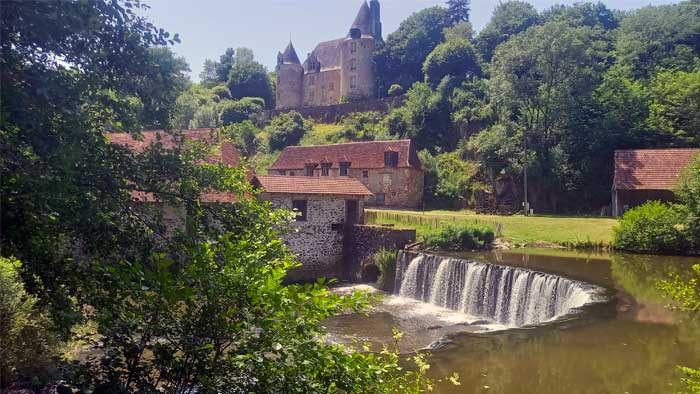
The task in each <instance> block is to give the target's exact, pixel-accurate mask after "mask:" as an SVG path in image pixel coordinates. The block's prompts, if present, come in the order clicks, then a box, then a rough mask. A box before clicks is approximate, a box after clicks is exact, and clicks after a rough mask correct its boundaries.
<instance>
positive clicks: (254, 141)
mask: <svg viewBox="0 0 700 394" xmlns="http://www.w3.org/2000/svg"><path fill="white" fill-rule="evenodd" d="M224 132H225V133H226V134H228V135H229V136H231V139H232V140H233V142H234V143H235V144H236V148H238V151H239V152H241V154H243V156H245V157H249V158H250V157H253V156H255V154H257V153H258V152H259V151H260V149H261V144H260V139H259V138H258V136H259V135H260V133H261V132H262V130H260V129H259V128H257V127H256V126H255V124H253V122H251V121H249V120H246V121H243V122H241V123H234V124H232V125H230V126H229V127H228V128H224Z"/></svg>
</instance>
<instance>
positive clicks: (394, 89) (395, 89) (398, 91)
mask: <svg viewBox="0 0 700 394" xmlns="http://www.w3.org/2000/svg"><path fill="white" fill-rule="evenodd" d="M388 93H389V97H396V96H401V95H402V94H404V93H405V91H404V89H403V87H401V85H399V84H398V83H395V84H393V85H391V86H390V87H389V92H388Z"/></svg>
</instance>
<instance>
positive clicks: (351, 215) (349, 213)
mask: <svg viewBox="0 0 700 394" xmlns="http://www.w3.org/2000/svg"><path fill="white" fill-rule="evenodd" d="M358 212H359V207H358V204H357V201H355V200H345V223H346V224H348V225H353V224H357V219H358Z"/></svg>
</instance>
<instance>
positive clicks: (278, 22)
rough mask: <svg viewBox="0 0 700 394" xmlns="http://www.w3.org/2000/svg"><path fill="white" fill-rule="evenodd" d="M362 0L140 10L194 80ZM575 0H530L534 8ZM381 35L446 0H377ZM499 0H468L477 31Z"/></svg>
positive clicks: (343, 14)
mask: <svg viewBox="0 0 700 394" xmlns="http://www.w3.org/2000/svg"><path fill="white" fill-rule="evenodd" d="M362 1H363V0H195V1H193V0H146V1H145V2H146V3H147V4H148V5H149V6H150V7H151V9H149V10H147V11H145V12H144V14H145V15H146V16H147V17H148V19H149V20H150V21H151V22H153V23H154V24H155V25H156V26H158V27H160V28H163V29H165V30H167V31H169V32H171V33H178V34H179V35H180V39H181V40H182V43H180V44H177V45H175V46H174V47H173V48H172V49H173V51H175V53H177V54H178V55H179V56H183V57H185V59H187V62H188V63H189V65H190V68H191V69H192V72H191V77H192V80H193V81H195V82H196V81H198V80H199V73H200V72H201V71H202V65H203V64H204V60H205V59H212V60H218V59H219V56H220V55H221V54H222V53H224V52H225V50H226V48H237V47H248V48H251V49H252V50H253V51H254V53H255V58H256V59H257V60H258V61H259V62H261V63H262V64H264V65H265V66H266V67H267V68H268V69H269V70H274V67H275V64H276V61H277V52H279V51H283V50H284V48H285V47H286V46H287V43H288V42H289V39H290V36H291V39H292V42H293V43H294V47H295V48H296V50H297V54H298V55H299V58H300V59H301V60H302V61H304V59H305V58H306V55H307V54H308V53H309V52H311V51H312V50H313V48H314V47H315V46H316V44H317V43H318V42H321V41H326V40H332V39H335V38H340V37H344V36H345V35H346V34H347V32H348V29H349V28H350V25H352V22H353V20H354V19H355V15H357V11H358V10H359V8H360V6H361V5H362ZM573 2H574V0H531V1H530V3H532V4H533V5H534V6H535V7H536V8H537V9H538V10H543V9H546V8H549V7H551V6H552V5H554V4H562V3H563V4H571V3H573ZM603 2H604V3H605V4H606V5H607V6H608V7H609V8H613V9H621V10H630V9H635V8H639V7H643V6H646V5H659V4H670V3H674V1H672V0H606V1H603ZM380 4H381V6H382V24H383V31H384V37H385V38H386V36H387V35H388V34H389V33H391V32H393V31H395V30H396V29H397V28H398V26H399V24H400V23H401V21H403V20H404V19H406V18H407V17H408V16H410V15H411V14H413V13H414V12H417V11H420V10H421V9H423V8H427V7H431V6H435V5H444V4H445V0H380ZM496 4H498V1H494V0H472V4H471V9H472V11H471V22H472V24H473V25H474V28H475V29H476V30H477V31H479V30H480V29H481V28H483V26H484V25H485V24H486V23H487V22H488V20H489V18H490V17H491V13H492V12H493V9H494V7H495V6H496Z"/></svg>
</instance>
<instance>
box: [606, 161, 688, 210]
mask: <svg viewBox="0 0 700 394" xmlns="http://www.w3.org/2000/svg"><path fill="white" fill-rule="evenodd" d="M693 157H698V158H699V159H700V149H636V150H617V151H615V178H614V180H613V187H612V214H613V216H620V215H622V214H623V213H625V211H626V210H628V209H630V208H634V207H635V206H638V205H642V204H644V203H645V202H646V201H650V200H660V201H674V195H673V189H674V188H675V187H676V185H677V183H678V175H679V173H680V172H681V170H682V169H683V168H685V167H687V166H688V165H690V163H691V162H692V160H693Z"/></svg>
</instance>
